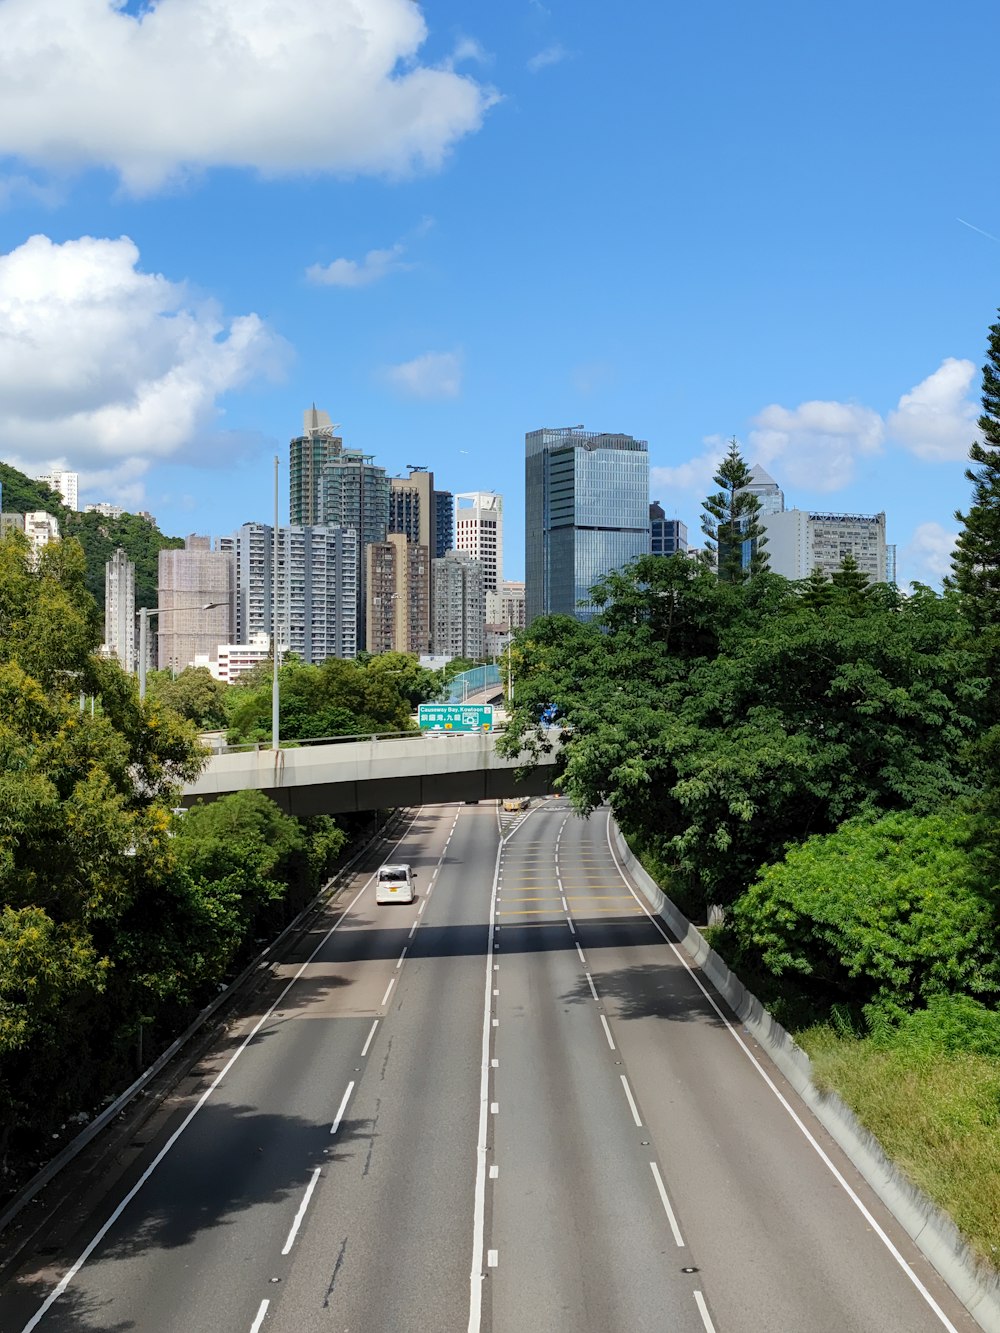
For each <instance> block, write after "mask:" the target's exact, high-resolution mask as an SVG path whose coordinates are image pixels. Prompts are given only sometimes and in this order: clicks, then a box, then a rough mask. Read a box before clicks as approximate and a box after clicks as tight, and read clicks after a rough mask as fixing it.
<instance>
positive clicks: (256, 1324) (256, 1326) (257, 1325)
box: [250, 1301, 271, 1333]
mask: <svg viewBox="0 0 1000 1333" xmlns="http://www.w3.org/2000/svg"><path fill="white" fill-rule="evenodd" d="M270 1304H271V1302H270V1301H261V1303H260V1309H259V1310H258V1311H257V1318H256V1319H255V1320H254V1321H253V1323H252V1324H251V1325H250V1333H260V1330H261V1326H262V1324H263V1323H264V1316H265V1315H266V1314H267V1307H268V1306H269V1305H270Z"/></svg>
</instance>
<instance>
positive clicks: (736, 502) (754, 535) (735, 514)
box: [701, 436, 767, 583]
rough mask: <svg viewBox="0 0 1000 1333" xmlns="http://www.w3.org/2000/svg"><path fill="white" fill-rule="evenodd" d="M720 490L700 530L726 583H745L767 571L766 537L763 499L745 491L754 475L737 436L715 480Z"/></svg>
mask: <svg viewBox="0 0 1000 1333" xmlns="http://www.w3.org/2000/svg"><path fill="white" fill-rule="evenodd" d="M713 480H714V481H715V484H716V486H718V487H719V490H718V491H717V493H716V494H715V495H709V496H708V497H707V498H706V499H705V501H704V503H703V508H704V511H705V512H704V514H703V516H702V520H701V530H702V532H703V533H704V534H705V538H706V540H705V550H706V552H707V553H708V555H709V557H710V558H712V559H713V560H714V564H715V569H716V573H717V575H718V577H719V579H720V581H721V582H723V583H743V582H745V581H746V580H747V579H749V578H753V577H754V576H755V575H757V574H762V573H763V572H764V571H765V570H766V569H767V555H766V554H765V547H766V546H767V538H766V537H765V536H764V528H763V525H762V524H761V521H760V509H761V505H760V500H759V498H758V497H757V496H756V495H754V494H753V492H751V491H748V490H747V489H746V488H747V486H749V485H750V483H751V481H752V480H753V474H752V473H751V471H750V469H749V468H748V467H747V465H746V463H745V462H744V460H743V455H742V454H741V453H740V447H739V445H738V444H737V442H736V437H735V436H734V437H733V438H732V439H731V440H730V441H729V450H728V452H727V454H726V456H725V458H724V459H723V460H722V463H721V464H720V465H719V470H718V472H717V473H716V475H715V477H714V479H713ZM747 543H749V544H750V559H749V561H748V562H747V564H744V560H743V551H744V547H745V545H746V544H747Z"/></svg>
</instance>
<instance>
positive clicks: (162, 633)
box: [156, 534, 233, 671]
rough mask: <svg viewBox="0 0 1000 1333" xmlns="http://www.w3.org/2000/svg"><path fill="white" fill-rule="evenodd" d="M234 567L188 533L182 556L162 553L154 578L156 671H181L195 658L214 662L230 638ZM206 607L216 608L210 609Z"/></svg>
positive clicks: (205, 541)
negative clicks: (156, 611)
mask: <svg viewBox="0 0 1000 1333" xmlns="http://www.w3.org/2000/svg"><path fill="white" fill-rule="evenodd" d="M232 596H233V565H232V560H231V558H230V556H229V554H228V553H227V552H226V551H223V550H217V551H213V550H212V549H211V542H210V541H209V539H208V537H199V536H196V535H194V534H192V535H191V536H190V537H188V538H186V540H185V542H184V549H183V550H182V551H174V550H170V551H161V552H160V554H159V568H158V573H157V595H156V600H157V605H158V606H159V608H160V613H159V616H158V617H157V621H156V645H157V657H156V661H157V666H159V668H160V670H161V671H162V670H164V669H167V668H172V669H174V670H176V671H183V670H184V668H185V667H186V666H187V665H188V663H189V662H193V661H194V659H195V656H196V655H197V654H199V653H200V654H204V655H207V656H208V657H210V658H212V659H214V658H215V656H216V654H217V652H218V648H219V644H220V643H228V642H229V640H230V639H231V638H232V606H233V602H232ZM209 602H214V603H218V605H215V606H212V607H211V608H210V609H209V610H203V609H202V608H203V607H205V606H206V605H207V603H209Z"/></svg>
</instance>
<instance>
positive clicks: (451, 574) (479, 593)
mask: <svg viewBox="0 0 1000 1333" xmlns="http://www.w3.org/2000/svg"><path fill="white" fill-rule="evenodd" d="M483 583H484V576H483V567H482V565H481V564H480V563H479V561H478V560H473V559H472V557H471V556H470V555H467V554H465V553H464V552H462V551H447V552H446V553H445V554H444V555H443V556H442V557H441V559H440V560H432V561H431V652H432V653H443V654H445V655H447V656H448V657H471V658H472V659H473V660H475V661H478V660H480V659H481V658H483V657H484V656H485V655H486V602H485V594H484V587H483Z"/></svg>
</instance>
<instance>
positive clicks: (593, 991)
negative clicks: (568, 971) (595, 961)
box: [584, 972, 601, 1000]
mask: <svg viewBox="0 0 1000 1333" xmlns="http://www.w3.org/2000/svg"><path fill="white" fill-rule="evenodd" d="M584 976H585V977H586V978H587V985H588V986H589V987H590V993H591V995H593V997H594V999H595V1000H600V998H601V997H600V996H599V995H598V993H597V987H596V986H595V985H594V978H593V977H592V976H591V975H590V973H589V972H585V973H584Z"/></svg>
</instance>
